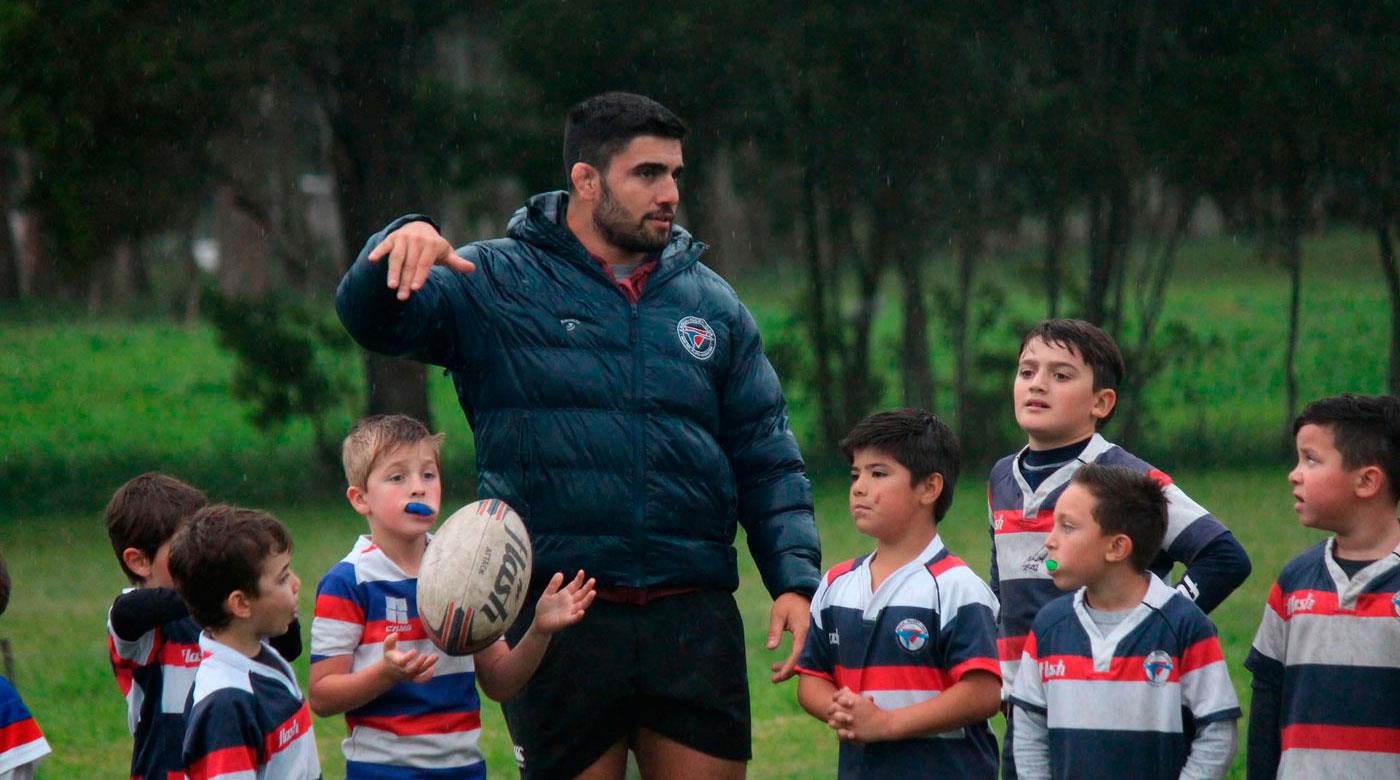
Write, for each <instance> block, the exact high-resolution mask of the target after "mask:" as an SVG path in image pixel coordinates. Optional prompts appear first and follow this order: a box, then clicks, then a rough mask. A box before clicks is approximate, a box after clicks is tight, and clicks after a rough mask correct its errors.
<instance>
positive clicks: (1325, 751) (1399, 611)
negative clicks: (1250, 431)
mask: <svg viewBox="0 0 1400 780" xmlns="http://www.w3.org/2000/svg"><path fill="white" fill-rule="evenodd" d="M1293 430H1294V432H1295V438H1296V440H1297V447H1298V465H1297V466H1295V467H1294V468H1293V471H1292V472H1290V473H1289V475H1288V481H1289V482H1291V483H1292V484H1293V498H1294V501H1295V503H1294V505H1293V509H1294V511H1296V512H1297V513H1298V520H1299V522H1301V523H1302V524H1303V525H1304V526H1305V527H1307V528H1318V529H1321V530H1324V531H1328V532H1330V533H1331V536H1329V537H1327V539H1326V540H1324V541H1322V542H1319V543H1317V544H1315V545H1313V546H1312V547H1310V548H1308V549H1307V550H1304V551H1303V552H1302V553H1300V554H1299V555H1298V556H1297V557H1295V558H1294V559H1293V560H1291V561H1289V562H1288V565H1286V566H1284V567H1283V571H1282V573H1280V574H1279V577H1278V581H1277V582H1275V583H1274V586H1273V588H1272V589H1271V590H1270V591H1269V601H1268V604H1267V605H1266V606H1265V607H1264V617H1263V620H1262V621H1261V622H1260V624H1259V631H1258V633H1257V634H1256V635H1255V637H1254V646H1253V647H1252V648H1251V649H1250V652H1249V658H1248V660H1246V661H1245V668H1247V669H1249V671H1250V672H1251V673H1252V674H1253V675H1254V683H1253V700H1252V703H1251V706H1250V713H1249V755H1248V762H1247V765H1248V768H1249V777H1251V778H1265V777H1268V778H1272V777H1280V778H1315V777H1330V778H1341V777H1376V778H1379V777H1400V522H1397V520H1396V517H1395V505H1396V501H1397V499H1400V398H1396V397H1394V396H1363V395H1341V396H1336V397H1333V398H1324V399H1322V400H1319V401H1314V402H1313V403H1311V404H1308V406H1307V407H1306V408H1304V409H1303V413H1302V414H1301V415H1299V416H1298V419H1296V420H1294V422H1293Z"/></svg>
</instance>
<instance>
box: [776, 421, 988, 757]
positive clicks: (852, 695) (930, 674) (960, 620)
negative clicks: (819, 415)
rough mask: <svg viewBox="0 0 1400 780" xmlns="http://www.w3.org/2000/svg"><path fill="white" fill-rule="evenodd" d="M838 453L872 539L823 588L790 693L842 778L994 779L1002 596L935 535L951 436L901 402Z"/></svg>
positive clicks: (953, 475) (856, 511)
mask: <svg viewBox="0 0 1400 780" xmlns="http://www.w3.org/2000/svg"><path fill="white" fill-rule="evenodd" d="M841 448H842V450H843V451H844V452H845V454H846V457H847V458H848V459H849V460H850V462H851V490H850V505H851V517H852V519H853V520H854V521H855V525H856V529H857V530H859V531H860V532H861V533H864V534H866V535H868V536H872V537H874V538H875V541H876V547H875V552H873V553H870V554H868V555H863V556H861V557H859V558H856V559H854V560H851V561H847V562H845V563H842V564H838V565H836V566H833V567H832V568H831V569H830V570H829V571H828V572H827V573H826V576H825V577H823V579H822V582H821V584H820V585H818V587H817V592H816V595H815V596H814V597H813V599H812V628H811V630H810V631H809V632H808V634H807V640H806V643H805V645H804V647H803V651H802V655H801V657H800V658H799V660H798V666H797V671H798V673H799V675H800V678H799V681H798V687H797V698H798V702H799V703H801V705H802V708H803V709H805V710H806V711H807V712H808V713H810V714H811V715H812V716H813V717H815V718H817V719H818V720H821V721H823V722H824V723H826V724H827V725H828V726H829V727H831V729H832V730H834V731H835V732H836V733H837V736H838V737H840V739H841V752H840V756H841V757H840V766H839V771H838V774H839V776H840V777H843V778H850V777H862V778H872V777H876V778H878V777H890V778H896V777H897V778H905V777H925V778H940V777H947V778H953V777H957V778H994V777H995V776H996V768H997V758H996V738H995V737H994V736H993V735H992V731H991V728H990V727H989V726H988V725H987V719H988V718H990V717H991V716H992V715H994V714H995V713H996V711H997V706H998V703H999V701H1000V691H1001V675H1000V670H999V668H998V666H997V660H996V611H997V602H996V598H995V597H994V596H993V595H992V592H991V590H990V589H988V587H987V585H986V583H984V582H982V580H980V579H978V577H977V575H975V574H973V572H972V570H971V569H969V568H968V567H967V565H966V564H964V563H963V562H962V561H961V560H959V559H958V558H957V557H955V556H954V555H953V554H952V553H950V552H949V551H948V549H947V548H946V547H944V546H943V540H942V539H941V538H940V537H939V535H938V522H939V521H940V520H942V519H943V517H944V515H945V514H947V511H948V507H949V506H951V505H952V503H953V486H954V483H955V482H956V480H957V476H958V467H959V452H958V443H957V439H956V438H955V437H954V436H953V432H952V431H951V430H949V429H948V427H947V425H945V424H944V423H943V421H942V420H940V419H938V418H937V417H935V416H934V415H932V414H929V413H927V412H923V411H918V410H914V409H901V410H898V411H891V412H881V413H879V414H874V415H871V416H870V417H867V418H865V419H864V420H862V421H860V422H859V423H857V424H856V426H855V428H854V429H852V431H851V433H850V435H849V436H847V437H846V439H845V441H843V442H842V443H841Z"/></svg>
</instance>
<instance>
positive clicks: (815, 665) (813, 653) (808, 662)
mask: <svg viewBox="0 0 1400 780" xmlns="http://www.w3.org/2000/svg"><path fill="white" fill-rule="evenodd" d="M829 591H830V589H829V586H828V583H827V577H826V576H823V577H822V579H821V583H820V584H819V585H817V592H816V593H814V594H812V622H811V625H810V626H809V627H808V629H807V639H806V641H805V642H803V643H802V654H801V655H800V656H798V658H797V673H798V674H809V675H812V676H813V677H821V678H822V679H824V680H828V681H831V682H833V683H834V682H835V681H836V662H835V659H833V658H832V657H831V651H830V649H829V648H828V646H827V632H826V629H824V628H823V627H822V611H823V610H824V609H826V602H827V594H828V593H829Z"/></svg>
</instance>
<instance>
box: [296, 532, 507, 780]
mask: <svg viewBox="0 0 1400 780" xmlns="http://www.w3.org/2000/svg"><path fill="white" fill-rule="evenodd" d="M431 543H432V537H431V536H430V537H429V544H431ZM389 634H395V635H396V636H397V637H398V640H397V641H398V646H399V649H400V650H417V651H418V652H419V653H421V654H424V655H434V654H435V655H437V656H438V660H437V664H436V666H435V667H434V672H433V678H432V679H431V680H429V681H427V682H425V683H416V682H411V681H404V682H398V683H395V684H394V687H392V688H390V689H389V690H387V691H385V692H384V693H383V694H381V695H379V696H377V697H375V698H374V699H373V700H371V701H369V702H366V703H365V704H363V705H361V706H359V707H356V708H355V709H353V710H350V711H349V712H347V713H345V722H346V723H347V724H348V725H349V727H350V736H349V737H348V738H346V739H345V741H344V742H342V743H341V747H342V749H343V750H344V751H345V760H346V768H345V776H346V778H347V780H356V779H357V778H374V779H375V780H413V779H414V778H423V777H451V778H456V779H458V780H465V779H466V778H484V777H486V761H485V759H483V758H482V756H481V751H480V750H479V749H478V748H477V740H478V738H479V737H480V736H481V699H480V697H479V696H478V695H477V692H476V665H475V663H476V662H475V660H474V659H473V658H472V656H470V655H448V654H446V653H442V652H440V651H439V650H438V649H437V647H436V646H435V645H434V644H433V642H432V640H431V639H429V638H428V634H427V632H426V631H425V630H424V628H423V624H422V622H421V621H420V620H419V617H418V579H417V578H416V577H410V576H409V575H408V574H406V573H405V572H404V571H403V569H401V568H399V566H398V564H396V563H394V562H393V561H392V560H390V559H389V556H387V555H385V554H384V551H383V550H382V549H380V548H379V547H378V546H377V545H375V544H374V541H373V540H372V539H371V538H370V537H369V536H361V537H360V538H359V539H357V540H356V542H355V546H354V547H353V548H352V549H351V550H350V554H349V555H346V556H345V558H343V559H342V560H341V561H340V562H339V563H337V564H336V565H335V566H332V567H331V570H330V571H328V572H326V576H324V577H322V578H321V582H320V584H319V585H317V587H316V617H315V619H313V620H312V622H311V663H312V664H315V663H317V662H319V661H323V660H325V659H327V658H333V657H337V656H347V655H348V656H350V657H351V662H350V670H351V671H352V672H355V671H359V670H360V669H364V668H366V667H369V666H373V665H374V664H377V663H379V661H380V660H381V659H383V657H384V640H385V639H386V638H387V637H388V636H389Z"/></svg>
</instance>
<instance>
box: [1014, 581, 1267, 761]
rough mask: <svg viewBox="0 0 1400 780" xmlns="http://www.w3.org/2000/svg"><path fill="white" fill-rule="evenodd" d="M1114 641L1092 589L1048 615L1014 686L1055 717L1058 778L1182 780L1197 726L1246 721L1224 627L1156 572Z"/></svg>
mask: <svg viewBox="0 0 1400 780" xmlns="http://www.w3.org/2000/svg"><path fill="white" fill-rule="evenodd" d="M1148 580H1149V583H1148V589H1147V594H1146V595H1145V596H1144V597H1143V600H1142V603H1141V604H1138V605H1137V606H1136V607H1135V608H1133V611H1132V613H1131V614H1129V615H1128V617H1127V618H1125V619H1124V620H1123V622H1121V623H1119V624H1117V625H1116V626H1114V627H1112V629H1111V630H1109V632H1108V634H1107V635H1105V634H1104V633H1103V632H1102V631H1101V630H1100V628H1099V627H1098V626H1097V625H1096V624H1095V623H1094V621H1093V619H1092V618H1091V617H1090V616H1089V613H1088V611H1087V610H1086V609H1085V604H1084V594H1085V592H1086V591H1085V589H1084V588H1080V589H1079V590H1078V591H1076V592H1075V593H1074V594H1073V595H1068V594H1066V595H1064V596H1062V597H1061V598H1060V599H1059V600H1057V601H1054V602H1052V603H1051V604H1049V605H1047V606H1046V607H1045V608H1044V609H1042V610H1041V611H1040V614H1039V615H1038V616H1037V617H1036V619H1035V623H1034V626H1033V628H1032V629H1031V633H1030V635H1029V636H1028V637H1027V639H1026V643H1025V649H1024V650H1023V653H1022V656H1021V664H1020V670H1019V672H1018V673H1017V675H1016V679H1015V680H1014V681H1013V682H1012V686H1011V703H1012V704H1014V705H1015V706H1018V707H1022V708H1025V709H1026V710H1029V711H1031V712H1035V713H1038V714H1040V715H1042V716H1044V717H1045V720H1046V726H1047V727H1048V729H1049V732H1050V770H1051V776H1052V777H1056V778H1071V777H1073V778H1085V779H1090V778H1115V779H1116V778H1124V777H1129V778H1133V780H1152V778H1161V779H1162V780H1176V778H1177V776H1178V774H1179V773H1180V772H1181V768H1182V766H1184V765H1185V764H1186V756H1187V755H1188V753H1189V752H1190V745H1189V744H1188V743H1187V741H1186V736H1185V734H1184V731H1183V721H1184V718H1183V711H1189V712H1190V713H1191V715H1192V716H1193V717H1194V718H1195V721H1196V724H1197V726H1198V727H1199V726H1204V725H1206V724H1208V723H1213V722H1216V721H1221V720H1228V719H1237V718H1239V717H1240V704H1239V700H1238V699H1237V698H1236V697H1235V689H1234V686H1232V685H1231V684H1230V671H1229V669H1228V668H1227V667H1226V665H1225V656H1224V654H1223V653H1222V652H1221V649H1220V640H1219V638H1218V637H1217V636H1216V633H1215V625H1214V624H1212V623H1211V622H1210V618H1207V617H1206V615H1205V613H1204V612H1202V611H1201V610H1200V608H1199V607H1197V606H1196V605H1195V604H1194V603H1192V602H1191V600H1190V599H1188V598H1186V597H1185V596H1183V595H1182V594H1180V593H1177V592H1176V591H1174V590H1172V588H1171V587H1170V586H1168V585H1167V584H1166V583H1164V582H1162V581H1161V580H1159V579H1157V577H1156V576H1151V575H1149V576H1148Z"/></svg>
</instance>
